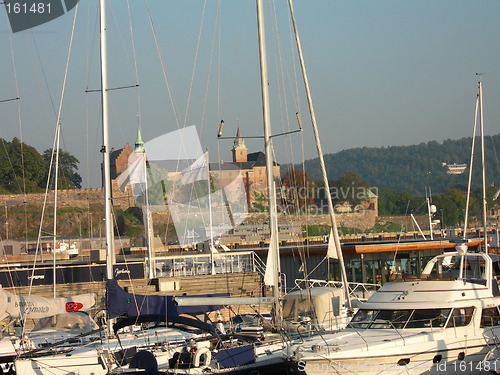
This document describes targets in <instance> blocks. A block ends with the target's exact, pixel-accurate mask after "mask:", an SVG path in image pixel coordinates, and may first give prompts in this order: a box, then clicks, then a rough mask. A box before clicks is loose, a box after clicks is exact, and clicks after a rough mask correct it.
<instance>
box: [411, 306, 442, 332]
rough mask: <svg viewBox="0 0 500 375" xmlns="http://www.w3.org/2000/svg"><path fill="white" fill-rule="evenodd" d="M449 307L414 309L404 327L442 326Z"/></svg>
mask: <svg viewBox="0 0 500 375" xmlns="http://www.w3.org/2000/svg"><path fill="white" fill-rule="evenodd" d="M450 311H451V309H423V310H415V311H414V312H413V314H412V316H411V318H410V320H409V321H408V324H407V325H406V328H428V327H444V325H445V324H446V320H447V319H448V316H449V315H450Z"/></svg>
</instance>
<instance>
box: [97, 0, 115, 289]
mask: <svg viewBox="0 0 500 375" xmlns="http://www.w3.org/2000/svg"><path fill="white" fill-rule="evenodd" d="M99 10H100V32H101V40H100V52H101V101H102V147H101V152H102V156H103V166H104V172H103V187H104V213H105V216H104V225H105V232H106V233H105V235H106V277H107V278H108V279H112V278H113V264H114V261H115V254H114V246H113V239H114V235H113V220H112V217H111V167H110V162H109V152H110V147H109V123H108V117H109V115H108V111H109V110H108V61H107V46H106V1H105V0H99Z"/></svg>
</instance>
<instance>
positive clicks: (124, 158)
mask: <svg viewBox="0 0 500 375" xmlns="http://www.w3.org/2000/svg"><path fill="white" fill-rule="evenodd" d="M133 151H134V150H133V149H132V147H130V145H129V144H128V143H125V146H124V147H123V148H120V149H118V150H115V149H114V148H112V149H111V154H110V155H109V164H110V169H111V179H112V180H114V179H115V178H116V177H118V176H119V175H120V173H122V172H124V171H125V169H127V166H128V163H129V162H128V157H129V156H130V154H132V152H133Z"/></svg>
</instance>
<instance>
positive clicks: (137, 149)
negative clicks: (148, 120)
mask: <svg viewBox="0 0 500 375" xmlns="http://www.w3.org/2000/svg"><path fill="white" fill-rule="evenodd" d="M134 151H135V152H137V153H144V152H146V150H145V149H144V142H143V141H142V136H141V128H140V127H139V128H137V139H136V141H135V149H134Z"/></svg>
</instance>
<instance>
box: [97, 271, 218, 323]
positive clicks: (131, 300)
mask: <svg viewBox="0 0 500 375" xmlns="http://www.w3.org/2000/svg"><path fill="white" fill-rule="evenodd" d="M227 296H228V294H227V293H221V294H204V295H196V296H191V297H207V303H209V301H210V298H209V297H227ZM106 304H107V311H108V318H109V319H114V318H117V317H125V318H126V319H121V321H120V322H119V323H117V324H116V325H115V327H114V330H115V331H117V330H118V329H120V328H122V327H125V326H127V325H131V324H137V323H142V322H171V323H180V324H187V325H191V326H193V327H197V328H201V329H204V330H208V331H213V330H214V328H213V326H212V325H211V324H208V323H205V322H202V321H200V320H197V319H195V318H194V316H196V315H200V314H204V313H207V312H210V311H216V310H219V309H221V308H222V307H224V306H218V305H209V304H207V305H202V306H177V305H176V304H175V303H174V302H173V297H172V296H157V295H150V296H148V295H140V294H133V293H128V292H126V291H124V290H123V289H122V288H121V287H120V286H119V285H118V282H117V281H116V280H114V279H112V280H108V281H107V282H106ZM186 315H187V316H186Z"/></svg>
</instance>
